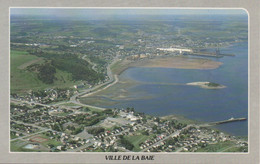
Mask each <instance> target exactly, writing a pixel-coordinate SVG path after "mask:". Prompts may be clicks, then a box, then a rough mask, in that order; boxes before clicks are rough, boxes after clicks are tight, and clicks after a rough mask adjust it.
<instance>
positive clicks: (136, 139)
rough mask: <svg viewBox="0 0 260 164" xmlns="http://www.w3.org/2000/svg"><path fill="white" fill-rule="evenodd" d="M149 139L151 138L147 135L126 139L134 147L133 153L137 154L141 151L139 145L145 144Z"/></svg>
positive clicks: (126, 137)
mask: <svg viewBox="0 0 260 164" xmlns="http://www.w3.org/2000/svg"><path fill="white" fill-rule="evenodd" d="M148 138H149V136H146V135H134V136H125V139H127V140H128V141H130V142H131V143H132V144H133V145H134V149H133V151H135V152H138V151H140V150H141V149H140V148H139V147H140V146H139V144H140V143H141V142H144V141H145V140H147V139H148Z"/></svg>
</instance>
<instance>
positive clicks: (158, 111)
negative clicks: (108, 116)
mask: <svg viewBox="0 0 260 164" xmlns="http://www.w3.org/2000/svg"><path fill="white" fill-rule="evenodd" d="M221 52H222V53H232V54H235V55H236V56H235V57H228V56H226V57H223V58H220V59H214V58H212V60H216V61H220V62H222V63H223V65H221V66H220V67H219V68H217V69H210V70H192V69H173V68H130V69H128V70H126V71H125V72H123V73H122V75H120V77H121V78H125V79H131V80H135V81H139V82H142V83H140V85H137V86H134V87H132V88H130V89H128V92H130V93H131V94H130V95H132V96H136V97H137V99H134V100H121V101H120V102H119V103H118V104H116V105H114V106H110V107H119V108H122V107H134V108H135V109H136V110H137V111H139V112H144V113H147V114H152V115H158V116H163V115H169V114H178V115H182V116H185V117H187V118H190V119H194V120H198V121H205V122H211V121H220V120H226V119H229V118H230V117H245V118H247V117H248V47H247V43H236V44H234V45H232V46H230V47H227V48H222V49H221ZM196 81H210V82H215V83H219V84H222V85H225V86H227V88H224V89H217V90H210V89H202V88H199V87H194V86H185V85H163V84H160V83H188V82H196ZM155 82H156V84H151V83H155ZM149 83H150V84H149ZM146 95H153V96H152V97H151V98H149V99H147V98H146V99H145V98H144V99H142V97H145V96H146ZM217 128H219V129H221V130H223V131H225V132H227V133H230V134H232V135H239V136H247V134H248V122H247V121H242V122H234V123H228V124H222V125H219V126H217Z"/></svg>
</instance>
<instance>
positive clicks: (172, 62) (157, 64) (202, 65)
mask: <svg viewBox="0 0 260 164" xmlns="http://www.w3.org/2000/svg"><path fill="white" fill-rule="evenodd" d="M222 64H223V63H221V62H217V61H214V60H211V59H205V58H196V57H192V58H190V57H186V56H166V57H165V56H163V57H162V56H160V57H156V58H145V59H140V60H129V59H123V60H121V61H118V62H117V63H115V64H114V65H113V66H112V67H111V70H112V72H113V73H114V74H117V75H120V74H122V73H123V72H124V71H125V70H127V69H129V68H132V67H152V68H176V69H202V70H206V69H216V68H219V67H220V66H221V65H222Z"/></svg>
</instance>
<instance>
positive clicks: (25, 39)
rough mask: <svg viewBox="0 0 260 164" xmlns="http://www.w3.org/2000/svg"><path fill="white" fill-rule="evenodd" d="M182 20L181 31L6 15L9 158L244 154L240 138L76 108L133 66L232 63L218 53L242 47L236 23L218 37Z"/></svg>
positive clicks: (187, 123)
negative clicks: (161, 61)
mask: <svg viewBox="0 0 260 164" xmlns="http://www.w3.org/2000/svg"><path fill="white" fill-rule="evenodd" d="M181 19H184V18H181ZM186 19H187V20H189V21H187V20H186ZM207 19H208V18H205V20H207ZM184 20H185V22H186V21H187V22H188V23H187V24H188V25H187V26H183V23H182V22H181V21H176V24H175V25H174V26H173V25H172V24H170V23H169V22H168V20H167V21H165V22H164V23H162V24H160V23H155V24H154V23H153V22H154V20H153V19H151V20H149V19H148V20H146V21H144V22H140V21H129V22H128V21H125V22H124V21H122V22H120V21H115V20H111V21H103V20H88V21H86V22H84V21H80V20H77V19H68V20H58V22H59V23H57V20H52V19H50V20H49V19H46V20H45V19H31V18H27V17H26V16H15V15H14V16H12V17H11V23H10V25H11V35H10V48H11V51H10V56H11V57H10V60H11V68H10V69H11V71H10V81H11V87H10V151H11V152H248V141H247V137H239V136H233V135H230V134H227V133H224V132H221V131H219V130H218V129H217V128H216V127H214V125H210V126H205V124H206V123H205V122H196V121H193V120H188V119H186V118H179V117H177V116H164V117H159V116H155V115H149V114H147V113H142V112H138V111H136V110H135V109H134V108H132V107H126V108H104V107H99V106H95V105H89V104H88V103H82V102H81V101H80V98H81V97H83V96H89V95H91V94H92V95H93V94H95V93H97V92H100V91H102V90H105V89H107V88H109V87H111V86H113V85H114V84H116V83H117V82H118V81H119V80H118V76H119V75H120V74H121V73H122V72H123V71H124V70H126V69H127V68H128V67H130V66H134V64H136V63H138V62H143V61H146V60H150V59H162V58H163V59H166V60H167V59H168V57H180V58H181V59H187V60H185V61H190V60H191V59H194V58H195V56H200V58H199V59H196V60H200V61H202V62H201V63H206V62H208V61H211V60H210V59H208V58H207V57H217V58H218V57H224V56H234V55H233V54H223V53H220V50H219V48H220V49H221V48H222V47H226V46H229V45H231V44H232V43H238V42H244V41H247V32H245V31H246V30H244V28H246V27H247V23H246V24H244V23H241V22H239V21H237V22H236V23H237V24H238V25H239V27H241V28H233V26H232V22H231V23H230V22H229V21H227V22H228V23H227V24H223V25H222V26H223V29H225V31H220V30H216V31H214V30H213V31H211V30H208V29H210V28H208V27H207V26H205V27H204V26H203V27H201V26H200V25H199V24H198V23H196V21H194V20H193V18H190V17H188V18H185V19H184ZM182 21H183V20H182ZM151 23H153V25H152V26H151ZM229 23H230V24H229ZM211 26H212V28H213V27H214V28H215V27H216V26H215V25H211ZM104 27H109V28H104ZM190 27H192V28H190ZM158 29H160V30H158ZM220 29H222V28H220ZM115 31H116V32H115ZM194 31H196V32H194ZM205 31H206V32H205ZM237 33H239V34H240V35H236V34H237ZM208 49H211V52H208V51H206V50H208ZM212 49H213V50H214V51H215V50H216V49H217V50H216V52H212ZM205 54H206V55H205ZM201 55H202V56H201ZM211 62H213V61H211ZM214 62H215V61H214ZM201 63H197V65H201ZM216 63H217V65H220V63H219V62H215V64H216ZM130 64H133V65H130ZM141 64H142V63H141ZM212 68H213V67H212ZM214 68H216V67H214ZM210 84H215V83H210Z"/></svg>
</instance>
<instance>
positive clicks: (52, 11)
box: [10, 8, 247, 17]
mask: <svg viewBox="0 0 260 164" xmlns="http://www.w3.org/2000/svg"><path fill="white" fill-rule="evenodd" d="M10 14H11V15H35V16H36V15H41V16H54V15H55V16H56V17H80V16H84V15H88V16H91V15H93V16H102V15H106V16H108V15H109V16H113V15H192V14H197V15H198V14H199V15H203V14H204V15H205V14H206V15H216V14H218V15H220V14H233V15H234V14H236V15H246V14H247V13H246V11H245V10H242V9H173V8H171V9H170V8H164V9H162V8H157V9H155V8H146V9H144V8H131V9H130V8H11V9H10Z"/></svg>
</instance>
